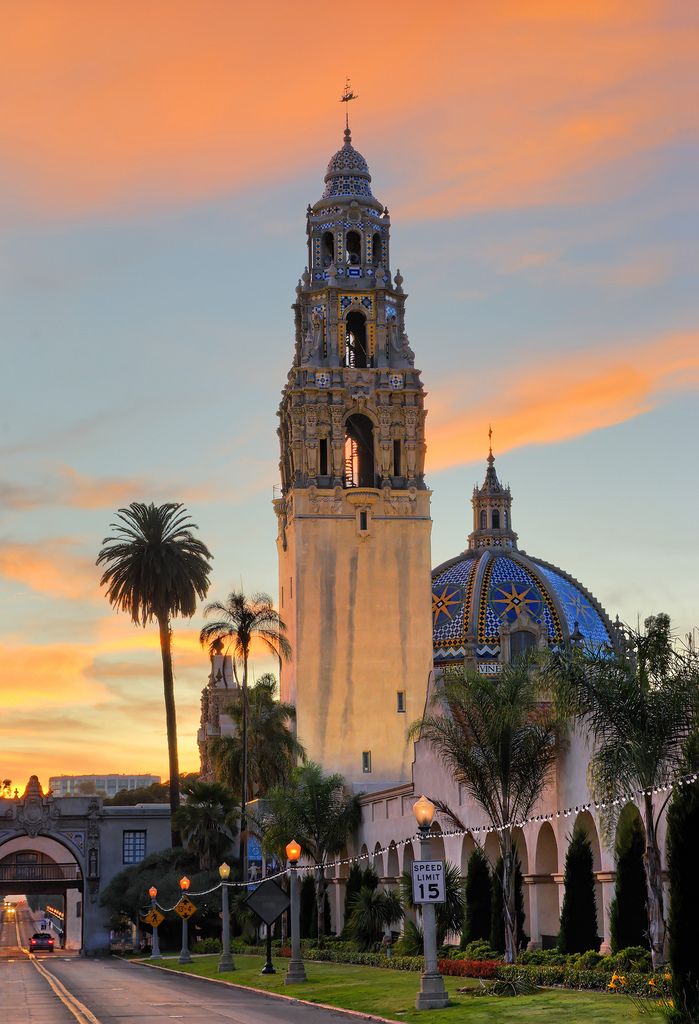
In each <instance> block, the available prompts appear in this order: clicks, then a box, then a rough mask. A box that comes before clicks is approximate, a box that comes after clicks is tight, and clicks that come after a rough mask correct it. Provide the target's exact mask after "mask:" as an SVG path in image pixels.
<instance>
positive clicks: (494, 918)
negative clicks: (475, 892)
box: [490, 854, 529, 953]
mask: <svg viewBox="0 0 699 1024" xmlns="http://www.w3.org/2000/svg"><path fill="white" fill-rule="evenodd" d="M492 891H493V899H492V903H491V918H490V945H491V946H492V948H493V949H496V950H497V951H498V952H499V953H504V952H505V920H504V918H503V911H502V857H498V862H497V864H496V866H495V872H494V875H493V883H492ZM515 917H516V919H517V948H518V949H525V948H526V946H527V944H528V942H529V936H528V935H527V934H526V933H525V931H524V919H525V915H524V880H523V879H522V868H521V867H520V863H519V857H518V856H517V855H516V854H515Z"/></svg>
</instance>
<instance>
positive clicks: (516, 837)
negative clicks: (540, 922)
mask: <svg viewBox="0 0 699 1024" xmlns="http://www.w3.org/2000/svg"><path fill="white" fill-rule="evenodd" d="M512 845H513V846H514V848H515V853H516V854H517V859H518V860H519V867H520V871H521V872H522V879H523V880H524V876H525V875H528V874H529V852H528V850H527V840H526V837H525V835H524V832H523V831H522V829H521V828H513V829H512ZM530 888H531V886H529V885H524V884H523V885H522V901H523V903H524V930H525V932H527V933H529V930H530V927H531V925H530V921H531V904H530V893H529V890H530Z"/></svg>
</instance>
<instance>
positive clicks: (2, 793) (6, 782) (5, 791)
mask: <svg viewBox="0 0 699 1024" xmlns="http://www.w3.org/2000/svg"><path fill="white" fill-rule="evenodd" d="M11 796H12V779H3V780H2V782H1V783H0V797H5V798H9V797H11Z"/></svg>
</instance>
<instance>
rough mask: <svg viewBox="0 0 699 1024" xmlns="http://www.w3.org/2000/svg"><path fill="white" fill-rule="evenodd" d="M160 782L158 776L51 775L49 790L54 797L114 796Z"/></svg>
mask: <svg viewBox="0 0 699 1024" xmlns="http://www.w3.org/2000/svg"><path fill="white" fill-rule="evenodd" d="M159 782H160V776H159V775H121V774H112V775H52V776H51V778H50V779H49V789H50V790H51V792H52V793H53V795H54V796H85V795H90V794H91V793H98V794H99V795H100V796H106V797H111V796H116V795H117V793H120V792H121V791H122V790H124V789H145V788H146V787H147V786H154V785H156V784H157V783H159Z"/></svg>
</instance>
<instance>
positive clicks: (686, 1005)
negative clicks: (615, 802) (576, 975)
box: [667, 739, 699, 1024]
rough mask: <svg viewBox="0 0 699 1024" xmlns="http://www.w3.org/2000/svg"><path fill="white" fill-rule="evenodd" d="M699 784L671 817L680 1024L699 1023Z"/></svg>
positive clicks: (678, 799)
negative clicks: (698, 866)
mask: <svg viewBox="0 0 699 1024" xmlns="http://www.w3.org/2000/svg"><path fill="white" fill-rule="evenodd" d="M698 748H699V739H697V740H695V742H694V743H693V744H692V753H693V760H694V766H693V767H694V770H695V771H696V770H697V768H699V756H698V755H699V749H698ZM698 849H699V782H693V783H690V784H686V785H684V786H681V787H680V788H678V789H677V790H676V791H675V793H674V796H673V798H672V803H671V804H670V809H669V811H668V815H667V858H668V874H669V876H670V901H669V915H668V936H669V940H670V941H669V947H670V964H671V966H672V995H673V1000H674V1003H675V1017H674V1020H676V1021H677V1022H678V1024H679V1022H680V1021H681V1022H682V1024H693V1022H695V1021H698V1020H699V962H698V960H697V954H696V945H697V920H699V881H698V879H697V868H696V857H697V850H698Z"/></svg>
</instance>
